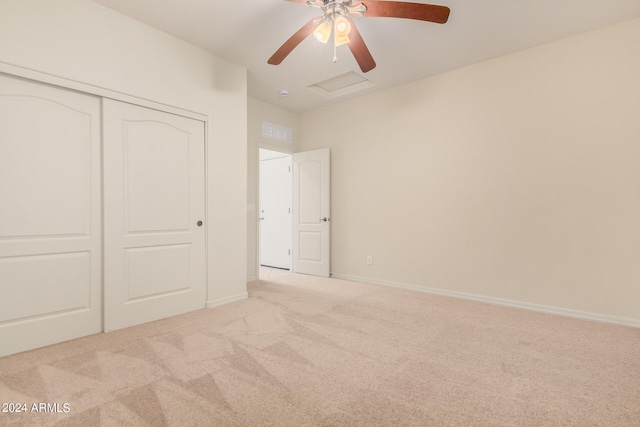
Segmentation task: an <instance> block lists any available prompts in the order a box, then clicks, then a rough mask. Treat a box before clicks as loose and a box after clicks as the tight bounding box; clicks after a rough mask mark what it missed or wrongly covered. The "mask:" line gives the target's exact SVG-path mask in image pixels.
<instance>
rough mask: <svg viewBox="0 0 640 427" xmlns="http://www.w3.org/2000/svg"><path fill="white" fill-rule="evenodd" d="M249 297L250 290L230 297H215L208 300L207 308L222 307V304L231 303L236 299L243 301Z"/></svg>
mask: <svg viewBox="0 0 640 427" xmlns="http://www.w3.org/2000/svg"><path fill="white" fill-rule="evenodd" d="M247 298H249V293H248V292H242V293H239V294H236V295H231V296H229V297H224V298H218V299H214V300H213V301H207V308H214V307H220V306H221V305H225V304H230V303H232V302H236V301H242V300H245V299H247Z"/></svg>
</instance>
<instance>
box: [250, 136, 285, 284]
mask: <svg viewBox="0 0 640 427" xmlns="http://www.w3.org/2000/svg"><path fill="white" fill-rule="evenodd" d="M258 169H259V172H258V177H259V178H258V180H259V185H258V192H259V202H258V204H259V208H258V214H259V215H258V218H259V223H258V224H259V226H258V228H259V230H258V233H259V254H258V257H259V264H260V271H264V268H271V269H273V268H275V269H279V270H283V271H285V270H288V271H291V270H292V266H293V263H292V260H293V257H292V251H293V247H292V230H293V222H292V212H291V211H292V195H293V178H292V177H293V173H292V155H291V154H288V153H282V152H278V151H272V150H268V149H264V148H260V149H259V166H258ZM259 276H260V273H259Z"/></svg>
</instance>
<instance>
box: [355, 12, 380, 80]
mask: <svg viewBox="0 0 640 427" xmlns="http://www.w3.org/2000/svg"><path fill="white" fill-rule="evenodd" d="M348 19H349V21H350V23H351V32H350V33H349V49H351V53H353V56H354V57H355V58H356V61H357V62H358V65H359V66H360V69H361V70H362V72H363V73H366V72H369V71H371V70H373V69H374V68H376V61H374V60H373V56H371V52H369V49H368V48H367V45H366V44H365V43H364V40H363V39H362V36H361V35H360V31H358V29H357V28H356V26H355V24H354V23H353V20H352V19H350V18H348Z"/></svg>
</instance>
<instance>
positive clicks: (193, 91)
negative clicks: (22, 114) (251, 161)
mask: <svg viewBox="0 0 640 427" xmlns="http://www.w3.org/2000/svg"><path fill="white" fill-rule="evenodd" d="M2 63H4V64H11V65H16V66H19V67H24V68H27V69H31V70H35V71H38V72H42V73H46V74H48V75H53V76H58V77H63V78H65V79H68V80H73V81H75V82H80V83H85V84H88V85H93V86H97V87H100V88H105V89H109V90H111V91H116V92H121V93H124V94H128V95H133V96H136V97H139V98H144V99H148V100H151V101H155V102H159V103H164V104H167V105H170V106H174V107H178V108H181V109H185V110H190V111H195V112H198V113H201V114H204V115H206V116H208V117H209V129H208V141H207V150H208V159H207V161H208V190H207V191H208V193H207V203H208V224H207V225H208V230H207V231H208V248H207V250H208V254H207V255H208V259H209V296H208V300H209V304H211V305H215V304H219V303H223V302H227V301H229V300H233V299H235V298H241V297H242V296H243V295H244V296H246V253H247V250H246V209H245V207H246V180H247V170H246V165H247V163H246V156H247V144H246V130H247V128H246V120H247V94H246V87H247V86H246V69H245V68H244V67H240V66H237V65H235V64H232V63H229V62H227V61H225V60H222V59H220V58H217V57H215V56H213V55H212V54H210V53H208V52H206V51H204V50H202V49H199V48H196V47H195V46H192V45H189V44H187V43H185V42H183V41H180V40H178V39H176V38H174V37H172V36H169V35H167V34H165V33H162V32H160V31H157V30H154V29H152V28H151V27H148V26H146V25H143V24H141V23H139V22H136V21H134V20H132V19H129V18H127V17H125V16H123V15H120V14H118V13H115V12H113V11H111V10H109V9H106V8H104V7H102V6H99V5H98V4H96V3H93V2H91V1H88V0H56V1H48V0H0V64H2Z"/></svg>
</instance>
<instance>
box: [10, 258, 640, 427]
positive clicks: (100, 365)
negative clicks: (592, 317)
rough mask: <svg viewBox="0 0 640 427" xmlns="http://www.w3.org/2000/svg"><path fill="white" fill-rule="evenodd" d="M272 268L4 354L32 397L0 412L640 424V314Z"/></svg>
mask: <svg viewBox="0 0 640 427" xmlns="http://www.w3.org/2000/svg"><path fill="white" fill-rule="evenodd" d="M263 273H264V274H265V275H267V274H269V275H270V276H269V277H267V278H266V280H261V281H260V282H254V283H252V284H251V285H250V287H249V292H250V298H249V299H248V300H246V301H241V302H237V303H234V304H230V305H227V306H224V307H219V308H216V309H211V310H201V311H198V312H194V313H190V314H187V315H183V316H178V317H175V318H171V319H165V320H161V321H157V322H153V323H149V324H146V325H141V326H137V327H133V328H128V329H125V330H120V331H116V332H112V333H109V334H99V335H94V336H90V337H86V338H81V339H77V340H74V341H70V342H67V343H62V344H58V345H54V346H50V347H46V348H42V349H38V350H34V351H30V352H26V353H22V354H17V355H13V356H9V357H5V358H2V359H0V402H2V403H3V404H4V403H7V404H9V403H12V404H20V405H22V404H23V403H25V404H26V406H27V408H26V409H27V412H26V413H13V414H10V413H6V412H0V425H2V426H4V425H38V426H44V425H71V426H76V425H77V426H120V425H130V426H146V425H149V426H162V425H171V426H267V425H268V426H449V425H451V426H472V425H476V426H484V425H487V426H489V425H491V426H496V425H498V426H503V425H504V426H511V425H514V426H572V425H575V426H639V425H640V330H638V329H634V328H627V327H622V326H615V325H607V324H602V323H595V322H588V321H583V320H576V319H569V318H563V317H557V316H551V315H546V314H541V313H534V312H528V311H522V310H516V309H510V308H506V307H500V306H493V305H486V304H480V303H475V302H470V301H464V300H458V299H453V298H447V297H441V296H433V295H428V294H421V293H415V292H411V291H404V290H399V289H392V288H385V287H381V286H375V285H368V284H362V283H354V282H347V281H344V280H337V279H320V278H315V277H311V276H301V275H293V274H288V273H278V272H277V271H276V270H264V271H263ZM0 345H1V343H0ZM34 403H36V404H40V403H45V404H49V405H48V406H47V405H45V406H43V407H40V406H36V408H37V409H43V408H44V409H46V410H48V411H53V412H35V411H32V409H33V404H34ZM54 404H55V405H54ZM65 404H66V405H65ZM3 406H4V405H3ZM13 408H14V409H15V405H14V406H13ZM2 409H9V408H8V406H4V407H3V408H2Z"/></svg>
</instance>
